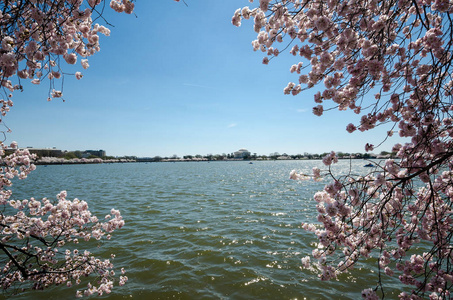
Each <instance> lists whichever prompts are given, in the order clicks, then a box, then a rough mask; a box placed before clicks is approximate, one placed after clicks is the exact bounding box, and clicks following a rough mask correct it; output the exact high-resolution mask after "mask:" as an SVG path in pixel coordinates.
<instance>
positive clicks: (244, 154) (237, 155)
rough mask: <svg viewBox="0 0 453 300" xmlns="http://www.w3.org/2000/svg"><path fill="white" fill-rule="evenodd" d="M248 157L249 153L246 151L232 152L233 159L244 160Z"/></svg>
mask: <svg viewBox="0 0 453 300" xmlns="http://www.w3.org/2000/svg"><path fill="white" fill-rule="evenodd" d="M250 156H251V153H250V151H248V150H247V149H239V150H238V151H236V152H234V158H240V159H244V158H248V157H250Z"/></svg>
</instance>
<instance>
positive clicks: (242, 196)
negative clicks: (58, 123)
mask: <svg viewBox="0 0 453 300" xmlns="http://www.w3.org/2000/svg"><path fill="white" fill-rule="evenodd" d="M352 164H353V166H352V167H353V168H356V169H357V172H363V167H362V166H363V165H364V162H363V161H353V162H352ZM314 166H318V167H320V168H322V167H323V166H322V163H321V162H320V161H264V162H254V163H253V164H248V162H211V163H208V162H185V163H148V164H145V163H130V164H105V165H64V166H59V165H54V166H47V167H45V166H38V169H37V170H36V171H35V172H34V173H32V174H31V175H30V176H29V178H27V179H26V180H25V181H20V182H16V183H15V186H14V189H13V190H14V194H13V198H15V199H25V198H30V197H31V196H33V197H36V198H40V197H49V198H50V197H55V195H56V194H57V193H58V192H59V191H60V190H67V192H68V198H70V199H72V198H79V199H83V200H86V201H87V202H88V203H89V206H90V209H91V210H92V211H93V212H94V213H95V214H96V215H97V216H98V217H100V218H101V217H103V216H104V215H105V214H107V213H109V211H110V208H112V207H114V208H116V209H119V210H120V211H121V213H122V215H123V218H124V219H125V221H126V225H125V227H124V228H123V229H121V230H119V231H117V232H115V233H114V235H113V238H112V240H111V241H108V242H105V243H103V244H102V245H100V246H101V247H100V248H96V246H98V244H96V243H91V244H90V245H89V247H91V248H93V247H94V251H93V252H96V253H98V254H99V255H100V256H103V257H108V256H109V255H110V253H115V254H116V258H115V260H114V263H115V267H116V268H118V270H119V269H120V268H122V267H124V268H125V269H126V270H127V274H126V275H127V276H128V277H129V281H128V283H127V284H126V285H124V286H122V287H119V286H116V287H115V288H114V290H113V292H112V293H111V294H110V295H105V296H102V297H101V298H107V299H131V298H132V299H359V298H360V292H361V290H362V289H363V288H365V287H372V286H374V283H375V281H376V275H377V274H376V273H375V272H376V269H375V268H374V264H373V265H371V261H370V262H365V263H364V264H365V266H366V268H357V269H355V270H354V271H353V272H352V273H351V274H348V275H343V276H342V277H341V278H340V279H339V280H338V281H329V282H322V281H320V280H319V279H318V278H317V274H316V273H314V272H312V271H309V270H304V269H302V268H301V261H300V259H301V258H302V257H304V256H306V255H308V254H310V253H311V251H312V249H313V243H314V242H315V241H316V240H315V238H314V237H313V235H312V234H310V233H307V232H305V231H304V230H302V229H301V226H300V224H301V222H315V220H316V216H317V213H316V210H315V202H314V200H312V196H313V194H314V193H315V192H316V191H318V190H321V189H322V188H323V186H324V185H325V184H326V183H327V181H326V182H313V181H304V182H296V181H292V180H289V179H288V177H289V172H290V171H291V170H292V169H296V170H298V171H302V172H305V173H310V171H311V169H312V167H314ZM349 167H350V165H349V162H346V161H344V162H343V161H342V162H340V163H339V164H338V166H337V167H336V169H337V171H338V172H344V171H345V170H347V169H348V168H349ZM80 248H82V247H80ZM118 273H119V272H118ZM388 287H389V290H390V293H388V294H387V296H389V297H390V299H393V298H396V295H395V294H392V293H397V292H398V289H399V286H398V285H393V282H392V281H390V282H389V283H388ZM76 288H77V287H75V288H74V287H73V288H67V287H55V288H51V289H48V290H46V291H38V292H35V291H34V292H27V293H23V294H21V295H18V296H17V295H16V296H14V299H31V298H32V299H71V298H74V295H75V291H76ZM94 298H99V297H94Z"/></svg>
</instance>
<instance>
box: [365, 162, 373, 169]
mask: <svg viewBox="0 0 453 300" xmlns="http://www.w3.org/2000/svg"><path fill="white" fill-rule="evenodd" d="M364 167H365V168H370V167H374V165H373V164H372V163H369V164H366V165H364Z"/></svg>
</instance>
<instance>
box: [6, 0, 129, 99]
mask: <svg viewBox="0 0 453 300" xmlns="http://www.w3.org/2000/svg"><path fill="white" fill-rule="evenodd" d="M104 2H105V0H88V1H84V0H65V1H53V2H49V1H6V2H2V3H1V4H0V29H1V30H0V32H1V33H0V38H1V44H0V83H1V86H2V87H3V88H4V89H7V90H9V91H10V92H13V91H15V90H20V89H22V81H23V80H29V81H30V82H31V83H33V84H40V83H41V82H42V81H43V80H44V79H45V78H48V79H49V80H50V81H51V82H54V80H57V79H61V78H62V77H63V76H64V75H65V73H64V72H63V70H62V67H63V65H62V63H61V62H62V61H64V62H66V63H67V64H69V65H75V64H76V63H77V62H78V57H80V58H81V59H80V64H81V66H82V68H83V69H87V68H88V67H89V63H88V59H87V58H88V57H89V56H91V55H93V54H95V53H97V52H99V50H100V45H99V34H103V35H106V36H108V35H110V30H109V29H108V28H106V27H105V26H103V25H99V24H97V23H94V21H93V20H94V19H97V18H98V17H99V16H100V14H99V12H98V11H102V10H103V9H102V8H100V9H99V8H98V7H100V6H103V5H104ZM110 7H112V8H113V9H114V10H115V11H117V12H126V13H128V14H130V13H132V11H133V9H134V4H133V3H132V2H131V1H130V0H122V1H118V0H111V2H110ZM74 75H75V77H76V78H77V79H81V78H82V77H83V75H82V73H81V72H76V73H75V74H74ZM14 78H16V79H17V83H16V82H15V80H14ZM51 86H52V88H51V90H50V91H49V98H48V100H50V99H51V98H61V97H62V96H63V93H62V91H61V90H55V88H53V86H54V84H52V85H51ZM6 96H7V95H6ZM7 98H8V99H9V98H10V97H7ZM1 101H2V102H3V101H8V100H1Z"/></svg>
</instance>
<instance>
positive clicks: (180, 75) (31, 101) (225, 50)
mask: <svg viewBox="0 0 453 300" xmlns="http://www.w3.org/2000/svg"><path fill="white" fill-rule="evenodd" d="M186 2H187V4H188V7H186V6H185V5H184V4H183V3H182V2H180V3H177V2H174V1H172V0H160V1H147V0H139V1H137V2H136V8H135V14H136V16H134V15H126V14H117V13H115V12H113V11H111V10H110V9H108V10H107V11H106V13H105V17H106V19H107V20H108V21H109V22H110V23H112V24H113V25H114V26H115V27H114V28H110V29H111V31H112V32H111V36H110V37H105V38H104V37H102V38H101V51H100V53H98V54H96V55H95V56H93V57H90V58H89V63H90V68H89V69H88V70H83V69H82V67H81V66H80V58H79V60H78V64H77V69H78V70H79V71H82V72H83V74H84V77H83V79H82V80H80V81H78V80H76V79H75V78H74V77H71V76H66V77H65V81H64V98H65V100H66V101H65V102H62V101H61V100H59V99H55V100H53V101H51V102H47V101H46V99H47V92H48V87H49V85H48V82H44V83H42V85H41V86H35V85H32V84H30V83H27V84H25V85H24V88H25V90H24V92H22V93H20V92H16V94H15V95H14V97H13V100H14V107H13V108H12V111H11V112H10V113H9V114H8V115H7V117H6V118H5V119H4V120H5V122H6V124H7V125H8V126H9V127H10V128H11V129H12V131H13V132H12V133H10V134H9V135H8V136H7V139H8V141H12V140H15V141H17V142H18V143H19V146H21V147H26V146H32V147H36V148H48V147H56V148H58V149H62V150H86V149H103V150H106V152H107V154H108V155H114V156H122V155H137V156H156V155H159V156H171V155H173V154H177V155H178V156H183V155H186V154H191V155H196V154H201V155H206V154H209V153H212V154H217V153H219V154H221V153H231V152H234V151H236V150H238V149H239V148H246V149H248V150H249V151H251V152H252V153H258V154H265V155H268V154H269V153H272V152H279V153H284V152H286V153H288V154H297V153H304V152H310V153H321V152H329V151H331V150H335V151H343V152H364V145H365V143H366V142H370V143H373V144H378V143H379V142H380V141H381V140H382V138H383V131H382V130H376V131H371V132H370V133H368V134H365V133H360V132H355V133H353V134H349V133H347V132H346V130H345V128H346V125H347V124H348V123H350V122H351V120H352V121H355V124H357V120H358V118H357V116H355V115H354V114H353V113H351V112H338V111H331V112H327V113H325V114H324V115H323V116H322V117H317V116H315V115H313V114H312V112H311V111H312V108H313V106H315V103H314V101H313V94H314V93H315V92H316V91H317V90H316V89H313V90H310V91H308V92H305V93H301V94H299V95H298V96H295V97H294V96H287V95H283V88H284V87H285V86H286V85H287V83H288V82H289V81H297V80H298V79H297V75H294V74H291V73H290V72H289V68H290V66H291V64H294V63H297V62H298V60H297V58H295V57H293V56H291V55H290V54H289V53H283V54H281V55H280V56H279V57H278V58H277V59H274V60H272V61H271V63H270V64H269V65H267V66H266V65H263V64H262V63H261V61H262V58H263V54H262V53H261V52H254V51H253V49H252V46H251V42H252V40H253V39H255V38H256V33H255V32H254V31H253V23H252V21H251V20H249V21H244V22H243V24H242V26H241V27H239V28H237V27H235V26H233V25H232V24H231V17H232V15H233V13H234V11H235V10H236V9H237V8H239V7H243V6H247V5H250V3H249V2H248V1H246V0H228V1H226V0H196V1H195V0H186ZM101 22H102V21H101ZM65 70H68V71H70V72H73V71H74V70H73V69H72V68H69V67H67V66H65ZM370 97H372V96H371V95H370ZM396 141H397V140H396V139H393V140H391V141H390V143H387V144H386V145H385V146H384V147H381V148H379V149H377V150H376V151H375V152H377V153H378V152H380V151H382V150H390V149H391V144H393V143H394V142H396Z"/></svg>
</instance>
